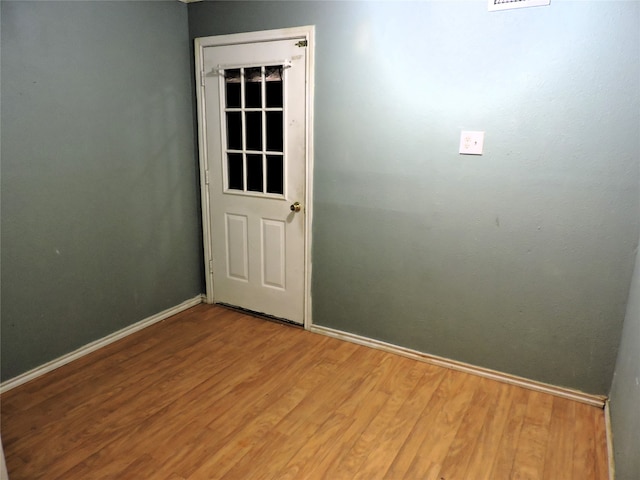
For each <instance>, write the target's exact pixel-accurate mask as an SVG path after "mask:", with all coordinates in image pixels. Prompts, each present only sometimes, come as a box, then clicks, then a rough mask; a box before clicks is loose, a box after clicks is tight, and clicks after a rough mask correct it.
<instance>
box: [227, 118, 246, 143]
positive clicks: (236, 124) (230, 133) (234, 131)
mask: <svg viewBox="0 0 640 480" xmlns="http://www.w3.org/2000/svg"><path fill="white" fill-rule="evenodd" d="M227 148H229V149H231V150H242V113H241V112H227Z"/></svg>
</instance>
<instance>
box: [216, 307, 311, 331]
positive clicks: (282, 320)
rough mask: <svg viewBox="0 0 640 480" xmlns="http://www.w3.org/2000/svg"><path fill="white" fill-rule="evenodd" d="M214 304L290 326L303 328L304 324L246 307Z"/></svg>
mask: <svg viewBox="0 0 640 480" xmlns="http://www.w3.org/2000/svg"><path fill="white" fill-rule="evenodd" d="M216 305H220V306H221V307H225V308H228V309H229V310H235V311H236V312H240V313H244V314H245V315H251V316H252V317H256V318H261V319H263V320H268V321H270V322H275V323H281V324H284V325H288V326H291V327H297V328H302V329H304V325H303V324H301V323H296V322H294V321H292V320H287V319H286V318H281V317H276V316H274V315H269V314H267V313H261V312H255V311H253V310H249V309H248V308H242V307H237V306H235V305H230V304H228V303H216Z"/></svg>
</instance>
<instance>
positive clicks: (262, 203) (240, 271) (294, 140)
mask: <svg viewBox="0 0 640 480" xmlns="http://www.w3.org/2000/svg"><path fill="white" fill-rule="evenodd" d="M313 34H314V28H313V27H299V28H289V29H283V30H274V31H264V32H253V33H246V34H233V35H223V36H215V37H205V38H198V39H196V41H195V54H196V78H197V82H198V83H197V86H198V88H197V100H198V131H199V152H200V177H201V192H202V215H203V240H204V256H205V278H206V288H207V302H208V303H223V304H228V305H232V306H235V307H240V308H243V309H246V310H249V311H253V312H256V313H259V314H263V315H268V316H270V317H276V318H281V319H283V320H287V321H290V322H293V323H296V324H301V325H305V327H308V326H309V325H310V323H311V319H310V273H311V262H310V247H311V245H310V239H311V235H310V233H311V232H310V228H311V213H312V212H311V206H312V202H311V198H312V192H311V186H312V182H311V176H312V173H313V169H312V155H311V152H312V147H311V145H312V105H313V102H312V95H313V49H312V47H313Z"/></svg>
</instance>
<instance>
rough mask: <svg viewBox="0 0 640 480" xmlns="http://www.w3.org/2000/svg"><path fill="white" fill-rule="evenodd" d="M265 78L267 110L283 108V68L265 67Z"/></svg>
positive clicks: (278, 66) (277, 66)
mask: <svg viewBox="0 0 640 480" xmlns="http://www.w3.org/2000/svg"><path fill="white" fill-rule="evenodd" d="M264 77H265V81H266V88H265V90H266V105H267V108H282V67H281V66H280V65H276V66H271V67H265V68H264Z"/></svg>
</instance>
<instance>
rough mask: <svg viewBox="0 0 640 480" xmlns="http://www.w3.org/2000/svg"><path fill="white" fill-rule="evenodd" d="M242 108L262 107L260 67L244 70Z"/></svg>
mask: <svg viewBox="0 0 640 480" xmlns="http://www.w3.org/2000/svg"><path fill="white" fill-rule="evenodd" d="M244 106H245V107H246V108H260V107H262V67H255V68H245V69H244Z"/></svg>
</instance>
